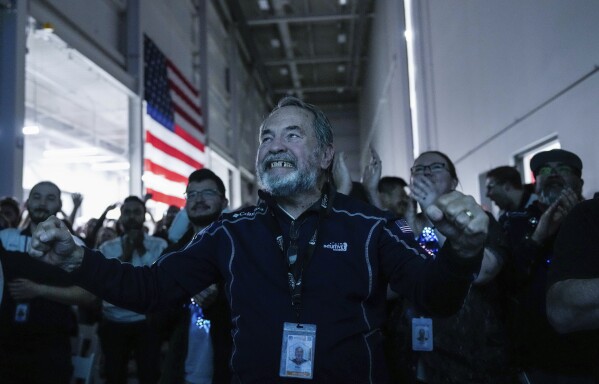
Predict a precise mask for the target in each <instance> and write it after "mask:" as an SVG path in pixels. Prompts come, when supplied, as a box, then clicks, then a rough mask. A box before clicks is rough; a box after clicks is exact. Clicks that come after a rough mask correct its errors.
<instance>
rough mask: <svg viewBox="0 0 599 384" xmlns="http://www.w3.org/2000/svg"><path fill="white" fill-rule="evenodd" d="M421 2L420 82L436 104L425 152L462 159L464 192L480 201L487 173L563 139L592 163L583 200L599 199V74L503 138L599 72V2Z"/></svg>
mask: <svg viewBox="0 0 599 384" xmlns="http://www.w3.org/2000/svg"><path fill="white" fill-rule="evenodd" d="M418 3H419V6H420V9H419V12H420V14H419V18H418V19H417V22H418V23H419V26H420V28H421V30H420V32H421V33H420V35H419V36H417V39H419V40H417V43H418V44H419V47H420V51H419V55H421V57H422V58H423V62H422V63H420V64H421V71H420V73H419V75H420V77H419V78H418V80H419V81H420V85H421V90H423V89H424V91H425V92H428V94H427V96H426V97H428V100H429V102H428V103H426V104H425V105H421V106H420V108H419V113H420V114H421V115H422V116H429V117H430V116H432V117H433V118H432V119H429V122H430V123H429V126H428V127H425V126H421V127H420V132H421V134H422V135H423V137H424V139H423V144H422V146H421V148H420V149H421V150H426V149H439V150H441V151H444V152H446V153H447V154H448V155H449V156H450V157H451V158H452V159H454V160H458V161H457V164H456V165H457V169H458V174H459V176H460V179H461V183H462V186H463V190H464V191H466V192H467V193H470V194H474V195H475V197H476V198H479V192H478V191H479V180H478V175H479V174H480V173H482V172H485V171H486V170H488V169H490V168H492V167H496V166H499V165H504V164H510V163H511V161H512V159H513V156H514V155H515V154H516V153H519V152H521V151H522V150H524V149H526V148H527V147H529V146H530V145H532V144H533V143H535V142H538V141H540V140H542V139H544V138H547V137H549V136H552V135H557V137H558V139H559V141H560V142H561V145H562V148H564V149H568V150H571V151H573V152H575V153H577V154H578V155H579V156H580V157H581V158H582V160H583V162H584V164H585V167H584V170H583V178H584V179H585V180H586V183H585V189H584V194H585V196H587V197H590V196H592V193H593V192H594V191H597V190H599V174H598V173H597V171H596V168H597V166H598V165H599V152H598V151H597V150H596V148H597V143H599V140H598V139H599V129H598V128H599V126H598V125H599V108H597V105H598V101H599V73H596V74H595V75H593V76H591V77H589V78H588V79H587V80H586V81H584V82H582V83H581V84H580V85H578V86H577V87H575V88H573V89H571V90H570V91H569V92H567V93H565V94H564V95H562V96H561V97H559V98H558V99H556V100H555V101H554V102H552V103H551V104H549V105H548V106H547V107H545V108H543V109H542V110H540V111H538V112H537V113H535V114H533V115H532V116H531V117H530V118H528V119H526V120H525V121H523V122H521V123H520V124H517V125H516V126H514V127H513V128H511V129H509V130H507V131H506V132H504V133H501V134H499V133H500V131H502V129H503V128H504V127H507V126H508V125H510V124H511V123H513V122H514V121H515V120H516V119H518V118H520V117H522V116H524V115H525V114H527V113H528V112H529V111H531V110H532V109H534V108H535V107H537V106H539V105H540V104H542V103H543V102H545V101H546V100H548V99H549V98H551V97H552V96H554V95H556V94H557V93H558V92H560V91H561V90H563V89H565V88H566V87H568V86H569V85H570V84H572V83H573V82H575V81H576V80H578V79H579V78H581V77H582V76H584V75H585V74H587V73H589V72H590V71H591V70H593V68H594V67H595V66H597V65H599V39H597V36H599V23H597V20H599V2H597V1H595V0H572V1H562V0H542V1H540V0H506V1H501V2H491V1H468V0H455V1H451V2H447V1H439V0H422V1H420V2H418ZM422 66H424V67H422ZM423 84H429V85H430V86H428V87H427V86H423ZM496 134H498V136H497V137H496V138H494V139H493V140H491V141H490V142H489V143H488V144H486V145H482V146H481V144H482V143H483V142H484V141H485V140H487V139H489V138H491V137H492V136H494V135H496ZM427 135H428V140H427V139H426V137H427ZM427 143H437V144H438V147H437V148H429V146H427ZM471 151H474V152H472V153H471V154H469V153H470V152H471Z"/></svg>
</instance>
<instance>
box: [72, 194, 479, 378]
mask: <svg viewBox="0 0 599 384" xmlns="http://www.w3.org/2000/svg"><path fill="white" fill-rule="evenodd" d="M261 197H262V199H261V201H260V202H259V204H258V205H257V206H255V207H250V208H246V209H242V210H240V211H237V212H233V213H228V214H224V215H223V216H222V217H221V218H220V220H219V221H217V222H215V223H213V224H212V225H211V226H209V227H207V228H206V229H205V230H203V231H202V232H200V233H199V234H197V235H196V237H195V238H194V239H193V240H192V242H191V243H190V244H189V245H188V246H187V247H186V248H185V249H183V250H182V251H180V252H176V253H171V254H167V255H165V256H164V257H162V258H161V259H159V260H158V261H157V262H156V263H155V264H154V265H153V266H152V267H137V268H136V267H132V266H130V265H126V264H120V263H119V262H118V261H115V260H107V259H104V258H103V257H102V255H101V254H99V253H98V252H97V251H92V250H89V249H86V251H85V257H84V260H83V264H82V266H81V267H80V268H79V269H78V270H77V271H76V272H75V274H76V278H77V280H78V282H79V283H80V284H81V286H83V287H84V288H86V289H88V290H90V291H91V292H93V293H95V294H97V295H99V296H101V297H103V298H105V299H106V300H108V301H112V302H114V303H115V304H116V305H119V306H122V307H128V308H131V309H133V310H137V311H151V310H153V309H159V308H161V307H164V305H165V304H166V303H168V302H176V301H180V300H181V299H183V298H187V297H189V296H190V295H193V294H195V293H197V292H200V291H201V290H203V289H204V288H206V287H207V286H208V285H210V284H211V283H214V282H217V281H219V280H222V279H224V281H225V289H226V294H227V299H228V301H229V305H230V308H231V321H232V327H233V331H232V335H233V354H232V357H231V366H232V370H233V374H234V375H235V380H236V382H242V383H278V382H285V383H288V382H296V380H289V379H281V378H279V376H278V372H279V364H280V362H279V361H280V360H279V359H280V353H281V339H282V330H283V323H284V322H294V321H296V316H295V312H294V310H293V309H292V305H291V295H290V291H289V285H288V281H287V272H288V265H287V259H286V256H284V253H283V251H282V249H286V248H287V246H288V244H289V227H290V225H291V222H292V219H291V217H289V216H288V215H287V214H285V213H284V212H283V211H282V210H281V209H280V208H278V206H277V205H276V203H275V202H274V200H273V199H272V198H271V197H270V196H268V195H265V194H261ZM328 199H329V201H331V202H332V204H330V205H329V209H328V211H327V213H326V216H325V217H324V218H323V219H322V220H320V223H319V225H318V240H317V244H316V249H315V251H314V254H313V257H312V258H311V259H310V260H309V263H308V264H307V265H306V267H305V269H304V274H303V285H304V287H303V295H302V302H303V310H302V311H301V316H300V321H301V322H302V323H310V324H316V325H317V328H318V329H317V335H316V349H315V357H314V358H315V362H314V380H313V382H319V383H339V382H344V383H353V382H355V383H369V382H372V383H385V382H387V372H386V368H385V366H384V364H385V363H384V358H383V355H382V353H383V352H382V336H381V332H380V328H381V326H382V324H383V321H384V319H385V298H386V287H387V284H388V283H389V284H390V285H391V288H392V289H393V290H395V291H396V292H398V293H400V294H402V295H404V296H406V297H407V298H409V300H410V301H411V302H413V303H414V304H415V305H416V306H417V307H419V308H420V309H421V310H423V311H424V312H429V313H433V314H437V315H444V314H450V313H452V312H454V311H456V310H457V309H458V308H459V307H460V306H461V304H462V302H463V299H464V296H465V294H466V292H467V290H468V288H469V286H470V282H471V281H472V278H473V275H474V273H476V272H478V270H479V268H480V262H481V259H482V252H481V255H480V257H477V258H473V259H468V260H464V259H461V258H459V257H458V256H457V255H455V254H453V253H452V251H451V250H450V248H449V247H447V246H446V247H445V248H443V249H442V250H441V252H440V254H439V256H438V257H437V259H436V260H435V261H427V260H425V259H426V257H425V255H424V251H423V250H422V249H421V248H420V247H419V245H418V244H416V242H415V241H414V239H413V234H412V233H411V231H410V230H409V228H406V227H407V225H405V221H404V220H393V219H389V218H388V217H387V216H386V214H385V213H383V212H382V211H380V210H378V209H376V208H374V207H372V206H369V205H366V204H364V203H362V202H359V201H357V200H353V199H351V198H349V197H347V196H345V195H341V194H337V195H335V194H334V192H331V193H330V194H329V195H328ZM319 206H320V205H319V203H316V204H315V205H314V206H313V207H312V208H311V209H309V210H308V211H306V212H304V213H303V214H302V215H301V216H300V217H298V218H297V219H296V225H297V224H299V223H301V227H300V235H299V244H300V252H304V251H305V248H306V247H307V243H308V241H309V239H310V238H311V237H312V236H313V234H314V231H315V229H316V226H317V223H318V222H319ZM273 232H274V233H273ZM279 236H282V240H279V241H277V237H279ZM297 382H301V383H305V381H297Z"/></svg>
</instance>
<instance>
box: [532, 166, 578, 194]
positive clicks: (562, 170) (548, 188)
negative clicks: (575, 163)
mask: <svg viewBox="0 0 599 384" xmlns="http://www.w3.org/2000/svg"><path fill="white" fill-rule="evenodd" d="M582 185H583V180H582V179H581V178H580V177H579V176H578V175H577V174H576V173H575V172H574V170H573V169H572V168H571V167H570V166H568V165H565V164H563V163H561V162H558V161H549V162H547V163H545V164H543V166H541V167H540V168H539V171H538V172H537V175H536V193H537V194H538V195H539V200H540V201H541V202H542V203H545V204H547V205H549V204H551V203H553V202H554V201H556V200H557V199H558V198H559V197H560V194H561V193H562V191H563V190H564V188H566V187H569V188H571V189H572V190H573V191H574V192H575V193H576V194H577V195H578V196H580V195H581V194H582Z"/></svg>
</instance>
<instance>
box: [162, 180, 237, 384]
mask: <svg viewBox="0 0 599 384" xmlns="http://www.w3.org/2000/svg"><path fill="white" fill-rule="evenodd" d="M225 194H226V189H225V184H224V183H223V181H222V180H221V178H220V177H218V176H217V175H216V174H215V173H214V172H212V171H211V170H209V169H207V168H202V169H198V170H196V171H194V172H192V173H191V174H190V175H189V178H188V184H187V188H186V192H185V209H184V210H183V212H181V213H180V214H183V215H184V216H185V217H187V219H188V220H189V226H188V230H187V232H185V234H184V235H183V237H181V239H179V241H177V242H176V243H174V244H172V245H170V246H169V247H168V248H167V249H166V250H165V251H164V254H167V253H170V252H173V251H178V250H180V249H183V248H185V246H186V245H187V244H189V242H190V241H191V240H192V239H193V237H194V236H195V235H196V234H197V233H199V232H200V231H202V230H203V229H205V228H206V227H208V226H209V225H210V224H212V223H213V222H215V221H216V220H217V219H218V218H219V216H220V215H221V213H222V212H223V210H224V209H225V208H227V206H228V205H229V200H228V199H227V197H226V196H225ZM180 220H183V219H180ZM157 315H158V316H157V318H158V319H159V320H162V323H164V324H160V325H163V326H164V325H166V327H163V328H166V329H163V331H165V333H167V334H166V335H165V336H166V338H167V339H168V352H167V354H166V357H165V359H164V363H163V371H162V375H161V377H160V384H167V383H183V382H185V383H193V384H202V383H228V382H230V381H231V372H230V370H229V368H228V363H229V355H230V354H231V326H230V320H229V319H230V314H229V310H228V304H227V301H226V299H225V295H224V286H222V284H221V285H219V286H217V284H212V285H211V286H209V287H208V288H206V289H204V290H203V291H202V292H200V293H198V294H196V295H194V296H193V298H192V300H191V302H188V303H187V304H186V305H185V306H184V307H181V308H178V309H177V310H174V311H166V312H161V313H159V314H157ZM169 326H170V327H169Z"/></svg>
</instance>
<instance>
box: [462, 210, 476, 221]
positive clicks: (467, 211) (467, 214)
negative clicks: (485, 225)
mask: <svg viewBox="0 0 599 384" xmlns="http://www.w3.org/2000/svg"><path fill="white" fill-rule="evenodd" d="M464 213H465V214H466V216H468V217H469V218H470V219H472V217H474V215H473V214H472V211H471V210H469V209H466V210H465V211H464Z"/></svg>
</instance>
